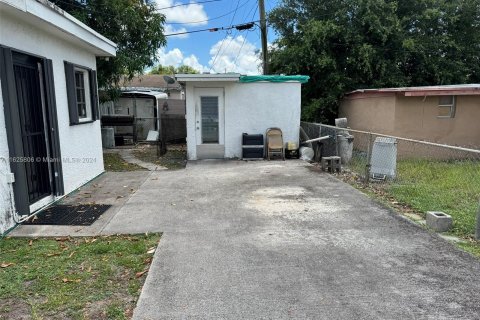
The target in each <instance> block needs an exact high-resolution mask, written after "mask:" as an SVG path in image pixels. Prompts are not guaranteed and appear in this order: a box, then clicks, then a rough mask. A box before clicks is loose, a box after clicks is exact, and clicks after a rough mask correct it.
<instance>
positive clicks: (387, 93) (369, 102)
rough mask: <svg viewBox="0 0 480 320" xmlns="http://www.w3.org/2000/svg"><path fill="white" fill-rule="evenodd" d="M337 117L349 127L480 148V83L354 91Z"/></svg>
mask: <svg viewBox="0 0 480 320" xmlns="http://www.w3.org/2000/svg"><path fill="white" fill-rule="evenodd" d="M339 116H340V117H346V118H348V125H349V127H350V128H352V129H357V130H364V131H370V132H377V133H382V134H388V135H393V136H398V137H405V138H411V139H417V140H423V141H430V142H436V143H443V144H449V145H454V146H463V147H471V148H476V149H478V148H480V125H479V123H480V84H468V85H449V86H431V87H409V88H388V89H365V90H355V91H353V92H350V93H348V94H346V96H345V98H344V99H343V100H342V102H341V104H340V110H339Z"/></svg>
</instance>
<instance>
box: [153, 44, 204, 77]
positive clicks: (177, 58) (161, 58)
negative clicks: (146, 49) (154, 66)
mask: <svg viewBox="0 0 480 320" xmlns="http://www.w3.org/2000/svg"><path fill="white" fill-rule="evenodd" d="M157 58H158V63H160V64H161V65H162V66H174V67H179V66H181V65H186V66H190V67H192V68H194V69H195V70H197V71H198V72H206V71H208V68H206V67H204V66H203V65H201V64H200V62H199V61H198V58H197V57H196V56H195V55H193V54H191V55H189V56H188V57H185V56H184V54H183V52H182V51H180V49H178V48H175V49H172V50H170V51H168V52H166V51H165V49H164V48H162V49H160V50H158V52H157Z"/></svg>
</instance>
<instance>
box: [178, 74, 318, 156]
mask: <svg viewBox="0 0 480 320" xmlns="http://www.w3.org/2000/svg"><path fill="white" fill-rule="evenodd" d="M175 77H176V79H177V81H178V82H179V83H181V84H182V85H183V86H184V87H185V98H186V118H187V152H188V159H189V160H197V159H215V158H217V159H218V158H242V134H243V133H248V134H263V135H264V134H265V132H266V130H267V129H268V128H272V127H277V128H280V129H281V130H282V131H283V139H284V141H285V142H294V143H296V144H297V145H298V143H299V132H300V113H301V84H302V83H305V82H306V81H308V77H307V76H242V75H240V74H236V73H227V74H177V75H176V76H175Z"/></svg>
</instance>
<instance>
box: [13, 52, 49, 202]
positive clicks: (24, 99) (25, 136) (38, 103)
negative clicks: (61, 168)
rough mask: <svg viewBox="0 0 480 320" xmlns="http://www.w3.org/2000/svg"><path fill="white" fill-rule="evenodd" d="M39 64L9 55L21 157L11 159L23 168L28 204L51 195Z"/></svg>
mask: <svg viewBox="0 0 480 320" xmlns="http://www.w3.org/2000/svg"><path fill="white" fill-rule="evenodd" d="M40 68H41V63H40V62H39V61H38V59H36V58H34V57H31V56H27V55H24V54H19V53H15V54H13V70H14V76H15V85H16V91H17V101H18V111H19V116H20V127H21V128H20V129H21V132H22V143H23V158H22V159H13V161H20V162H22V163H23V165H24V166H25V173H26V176H27V188H28V198H29V203H30V204H32V203H35V202H36V201H38V200H40V199H42V198H44V197H45V196H48V195H51V194H52V186H51V179H50V170H49V163H48V161H45V160H46V159H47V158H48V156H49V154H48V147H47V145H48V142H47V137H46V132H45V121H46V117H45V100H44V94H43V92H42V90H43V82H42V81H43V79H42V77H41V75H42V72H41V69H40Z"/></svg>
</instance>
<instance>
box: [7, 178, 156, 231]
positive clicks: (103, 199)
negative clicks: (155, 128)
mask: <svg viewBox="0 0 480 320" xmlns="http://www.w3.org/2000/svg"><path fill="white" fill-rule="evenodd" d="M149 176H150V172H149V171H132V172H105V173H103V174H102V175H100V176H99V177H97V178H96V179H94V180H93V181H91V182H89V183H87V184H86V185H84V186H82V187H80V188H79V189H78V190H76V191H75V192H73V193H71V194H69V195H68V196H67V197H65V198H63V199H62V200H61V204H67V205H69V204H71V205H76V204H79V203H82V204H87V203H96V204H108V205H111V207H110V208H109V209H108V210H107V211H106V212H105V213H104V214H102V215H101V216H100V217H99V218H98V220H97V221H95V222H94V223H93V224H92V225H91V226H52V225H21V226H18V227H17V228H15V229H14V230H13V231H12V232H11V233H9V236H12V237H60V236H72V237H84V236H97V235H99V234H100V233H101V232H102V230H103V229H104V228H105V226H106V225H107V224H108V223H109V222H110V221H111V220H112V219H113V218H114V217H115V215H116V214H117V212H118V211H119V210H120V209H121V208H122V207H123V205H125V203H126V202H127V201H128V199H130V197H131V196H132V195H133V194H134V193H135V192H136V191H137V190H138V188H139V187H140V186H141V185H142V184H143V183H144V182H145V180H147V178H148V177H149Z"/></svg>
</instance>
